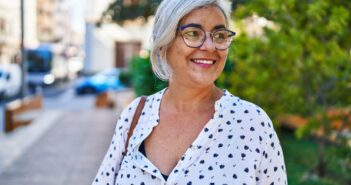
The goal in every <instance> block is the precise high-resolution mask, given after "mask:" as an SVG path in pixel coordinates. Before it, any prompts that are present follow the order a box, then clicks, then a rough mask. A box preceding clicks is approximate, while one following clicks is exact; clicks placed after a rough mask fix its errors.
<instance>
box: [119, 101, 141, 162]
mask: <svg viewBox="0 0 351 185" xmlns="http://www.w3.org/2000/svg"><path fill="white" fill-rule="evenodd" d="M145 101H146V96H142V97H141V99H140V101H139V104H138V107H137V109H136V110H135V113H134V116H133V120H132V124H131V125H130V128H129V132H128V138H127V143H126V146H125V149H124V153H123V156H124V155H125V154H127V150H128V144H129V140H130V137H131V136H132V135H133V132H134V128H135V127H136V125H137V123H138V120H139V117H140V115H141V111H142V110H143V108H144V105H145Z"/></svg>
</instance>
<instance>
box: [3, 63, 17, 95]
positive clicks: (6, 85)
mask: <svg viewBox="0 0 351 185" xmlns="http://www.w3.org/2000/svg"><path fill="white" fill-rule="evenodd" d="M21 79H22V73H21V67H20V65H18V64H7V65H0V96H1V99H3V98H8V97H13V96H16V95H18V93H19V92H20V90H21Z"/></svg>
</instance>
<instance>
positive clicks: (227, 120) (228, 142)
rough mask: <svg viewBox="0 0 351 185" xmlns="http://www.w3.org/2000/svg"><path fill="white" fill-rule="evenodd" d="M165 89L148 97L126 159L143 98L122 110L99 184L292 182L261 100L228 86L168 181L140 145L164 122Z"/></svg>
mask: <svg viewBox="0 0 351 185" xmlns="http://www.w3.org/2000/svg"><path fill="white" fill-rule="evenodd" d="M164 91H165V90H162V91H160V92H158V93H156V94H154V95H152V96H149V97H148V99H147V100H146V104H145V106H144V109H143V114H142V115H141V116H140V119H139V122H142V124H138V125H137V126H136V128H135V130H134V133H133V136H132V137H131V138H130V141H129V146H128V153H127V154H126V155H125V157H124V158H123V159H122V153H123V152H124V146H125V143H126V139H127V134H128V130H129V127H130V124H131V120H132V119H133V115H134V112H135V109H136V107H137V105H138V103H139V101H140V98H137V99H135V100H134V101H133V102H132V103H131V104H130V105H129V106H128V107H127V108H126V109H125V110H124V111H123V112H122V114H121V116H120V118H119V120H118V122H117V126H116V130H115V133H114V136H113V138H112V142H111V145H110V147H109V149H108V152H107V154H106V156H105V158H104V160H103V162H102V164H101V166H100V168H99V171H98V173H97V175H96V177H95V179H94V181H93V185H106V184H110V185H118V184H119V185H124V184H152V185H154V184H170V185H171V184H172V185H173V184H220V185H222V184H240V185H241V184H246V185H253V184H262V185H263V184H264V185H265V184H277V185H284V184H287V178H286V171H285V164H284V157H283V152H282V149H281V146H280V143H279V139H278V137H277V134H276V132H275V131H274V128H273V125H272V122H271V120H270V118H269V117H268V116H267V114H266V113H265V112H264V111H263V110H262V109H261V108H259V107H258V106H256V105H254V104H252V103H250V102H247V101H245V100H241V99H240V98H238V97H235V96H233V95H231V94H230V93H229V92H228V91H226V90H224V94H223V96H222V97H221V98H220V99H219V100H218V101H216V103H215V114H214V116H213V118H212V119H211V120H209V122H208V123H207V124H206V125H205V127H204V128H203V130H202V131H201V132H200V134H199V135H198V137H197V138H196V139H195V141H194V142H193V143H192V144H191V145H190V146H189V148H188V150H187V151H186V152H185V153H184V154H183V156H182V157H181V159H180V160H179V161H178V163H177V165H176V166H175V167H174V169H173V171H172V172H171V173H170V174H169V177H168V179H167V181H165V178H164V177H163V176H162V174H161V172H160V170H158V169H157V167H156V166H154V165H153V164H152V163H151V162H150V161H149V160H148V159H147V158H146V157H145V156H144V155H143V154H141V153H140V151H139V146H140V144H141V143H142V141H143V140H144V139H145V138H146V137H147V136H148V135H149V134H150V133H151V132H152V129H153V128H154V127H155V126H156V125H157V124H158V120H159V106H160V102H161V100H162V97H163V93H164Z"/></svg>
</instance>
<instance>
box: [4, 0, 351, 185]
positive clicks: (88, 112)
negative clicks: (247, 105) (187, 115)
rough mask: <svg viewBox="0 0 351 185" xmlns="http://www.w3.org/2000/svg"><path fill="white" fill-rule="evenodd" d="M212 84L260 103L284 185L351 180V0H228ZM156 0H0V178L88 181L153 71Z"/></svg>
mask: <svg viewBox="0 0 351 185" xmlns="http://www.w3.org/2000/svg"><path fill="white" fill-rule="evenodd" d="M230 2H231V8H232V10H233V13H232V19H233V21H232V22H231V25H230V28H231V29H232V30H234V31H235V32H237V35H236V36H235V38H234V40H233V43H232V45H231V47H230V52H229V56H228V59H227V63H226V66H225V69H224V72H223V73H222V75H221V76H220V77H219V79H218V80H217V81H216V84H217V85H218V86H219V87H221V88H225V89H228V90H229V91H230V92H231V93H233V94H234V95H236V96H239V97H241V98H242V99H246V100H249V101H252V102H254V103H256V104H258V105H260V106H261V107H262V108H263V109H264V110H266V111H267V113H268V114H269V115H270V116H271V118H272V120H273V122H274V124H275V128H276V131H277V132H278V135H279V138H280V141H281V144H282V147H283V151H284V155H285V161H286V168H287V174H288V182H289V184H291V185H295V184H296V185H300V184H301V185H350V184H351V107H350V106H351V93H350V92H351V76H350V74H351V36H350V35H351V34H350V33H351V12H350V10H351V1H345V0H333V1H332V0H309V1H298V0H252V1H244V0H232V1H230ZM159 3H160V0H25V1H24V0H13V1H8V0H0V184H4V185H11V184H45V185H49V184H75V185H77V184H90V183H91V182H92V180H93V178H94V176H95V173H96V171H97V169H98V167H99V164H100V162H101V161H102V158H103V156H104V154H105V152H106V150H107V147H108V146H109V142H110V139H111V136H112V134H113V131H114V127H115V123H116V121H117V119H118V115H119V113H120V111H121V110H122V109H123V108H124V107H125V106H126V105H127V104H128V103H129V102H130V101H131V100H132V99H133V98H134V97H136V96H140V95H149V94H152V93H154V92H157V91H159V90H161V89H163V88H164V87H166V86H167V82H163V81H160V80H159V79H157V78H156V77H155V76H154V75H153V73H152V70H151V64H150V58H149V52H150V51H149V49H150V36H151V31H152V24H153V14H154V12H155V10H156V8H157V6H158V4H159Z"/></svg>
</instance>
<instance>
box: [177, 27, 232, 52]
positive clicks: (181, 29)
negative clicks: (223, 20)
mask: <svg viewBox="0 0 351 185" xmlns="http://www.w3.org/2000/svg"><path fill="white" fill-rule="evenodd" d="M189 27H192V28H197V29H200V30H201V31H203V32H204V33H205V34H204V35H205V37H204V39H203V40H202V42H201V44H200V45H199V46H197V47H194V46H189V45H188V44H187V43H186V41H185V38H184V36H183V35H182V34H181V36H182V38H183V41H184V44H185V45H186V46H188V47H190V48H201V46H202V45H203V44H204V43H205V41H206V39H207V34H206V33H209V34H210V38H211V41H212V43H213V44H214V45H215V47H216V43H214V42H213V36H212V35H213V34H214V33H216V32H217V31H223V30H225V31H227V32H229V34H230V35H229V38H230V39H231V40H230V44H228V47H227V48H224V49H218V48H217V47H216V49H217V50H226V49H228V48H229V47H230V45H231V42H232V39H233V37H234V36H235V35H236V33H235V32H234V31H231V30H228V29H226V28H219V29H216V30H213V31H212V32H206V31H205V30H204V29H202V28H201V27H199V26H197V25H194V24H187V25H183V26H179V27H178V28H177V31H183V30H184V29H186V28H189Z"/></svg>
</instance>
